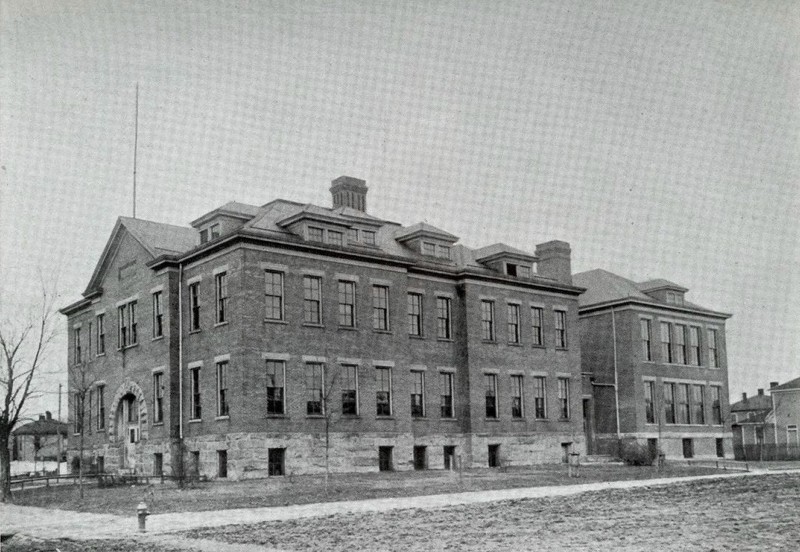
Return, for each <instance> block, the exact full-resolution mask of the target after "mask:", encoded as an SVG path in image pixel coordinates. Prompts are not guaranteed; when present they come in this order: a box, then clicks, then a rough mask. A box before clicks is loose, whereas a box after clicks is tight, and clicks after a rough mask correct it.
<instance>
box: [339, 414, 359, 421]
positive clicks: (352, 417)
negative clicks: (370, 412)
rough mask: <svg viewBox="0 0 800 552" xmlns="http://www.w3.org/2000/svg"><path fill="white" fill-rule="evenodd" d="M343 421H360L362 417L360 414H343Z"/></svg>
mask: <svg viewBox="0 0 800 552" xmlns="http://www.w3.org/2000/svg"><path fill="white" fill-rule="evenodd" d="M340 419H341V420H360V419H361V416H360V415H359V414H342V415H341V418H340Z"/></svg>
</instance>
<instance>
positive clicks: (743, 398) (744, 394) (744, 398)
mask: <svg viewBox="0 0 800 552" xmlns="http://www.w3.org/2000/svg"><path fill="white" fill-rule="evenodd" d="M742 400H743V401H746V400H747V393H742Z"/></svg>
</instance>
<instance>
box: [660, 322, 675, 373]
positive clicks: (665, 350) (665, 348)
mask: <svg viewBox="0 0 800 552" xmlns="http://www.w3.org/2000/svg"><path fill="white" fill-rule="evenodd" d="M670 326H671V324H670V323H669V322H662V323H661V362H667V363H670V362H672V328H671V327H670Z"/></svg>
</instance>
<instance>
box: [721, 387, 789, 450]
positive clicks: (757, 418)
mask: <svg viewBox="0 0 800 552" xmlns="http://www.w3.org/2000/svg"><path fill="white" fill-rule="evenodd" d="M769 393H770V394H769V395H765V394H764V389H759V390H758V394H757V395H755V396H753V397H748V396H747V394H746V393H742V400H740V401H738V402H736V403H734V404H732V405H731V421H732V430H733V445H734V454H735V456H736V459H737V460H787V459H798V458H800V442H798V425H800V378H796V379H794V380H791V381H789V382H787V383H784V384H783V385H779V384H778V382H775V381H773V382H770V388H769Z"/></svg>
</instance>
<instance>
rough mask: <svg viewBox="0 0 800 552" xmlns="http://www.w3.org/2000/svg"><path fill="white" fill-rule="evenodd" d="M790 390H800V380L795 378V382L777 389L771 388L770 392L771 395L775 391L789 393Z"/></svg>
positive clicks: (787, 383) (791, 381) (784, 384)
mask: <svg viewBox="0 0 800 552" xmlns="http://www.w3.org/2000/svg"><path fill="white" fill-rule="evenodd" d="M790 389H800V378H794V379H793V380H790V381H787V382H786V383H783V384H781V385H778V386H777V387H773V388H771V389H770V390H769V391H770V393H771V392H773V391H788V390H790Z"/></svg>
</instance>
